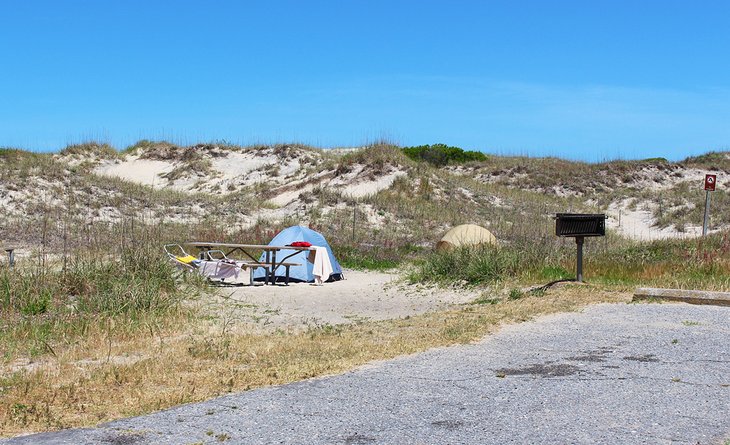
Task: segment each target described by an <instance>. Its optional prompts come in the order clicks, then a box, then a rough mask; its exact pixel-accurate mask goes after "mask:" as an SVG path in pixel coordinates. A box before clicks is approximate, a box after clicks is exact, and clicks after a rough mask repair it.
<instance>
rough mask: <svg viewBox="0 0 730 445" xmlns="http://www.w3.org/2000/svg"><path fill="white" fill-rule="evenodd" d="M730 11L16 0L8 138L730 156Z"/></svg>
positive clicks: (6, 84)
mask: <svg viewBox="0 0 730 445" xmlns="http://www.w3.org/2000/svg"><path fill="white" fill-rule="evenodd" d="M728 17H730V2H727V1H718V2H690V1H671V0H669V1H668V0H664V1H649V0H645V1H519V2H518V1H459V0H455V1H438V2H437V1H428V0H422V1H395V0H391V1H378V0H375V1H373V0H368V1H356V0H352V1H345V0H340V1H316V0H313V1H279V2H256V3H254V2H244V1H240V2H239V1H207V2H202V1H200V2H192V1H174V2H173V1H111V0H109V1H101V0H97V1H91V0H87V1H80V0H65V1H62V2H61V1H32V0H28V1H24V2H18V1H5V0H0V146H14V147H21V148H27V149H32V150H58V149H60V148H63V147H64V146H65V145H67V144H69V143H75V142H80V141H84V140H88V139H94V140H101V141H104V142H109V143H111V144H113V145H114V146H117V147H120V148H123V147H124V146H126V145H128V144H131V143H133V142H134V141H136V140H139V139H143V138H147V139H168V140H173V141H175V142H179V143H184V144H186V143H195V142H201V141H213V140H226V141H229V142H233V143H240V144H249V143H259V142H263V143H274V142H289V141H297V142H304V143H308V144H313V145H317V146H322V147H332V146H356V145H362V144H364V143H367V142H371V141H374V140H378V139H383V138H384V139H388V140H390V141H393V142H395V143H398V144H401V145H417V144H426V143H436V142H443V143H447V144H451V145H457V146H460V147H463V148H466V149H473V150H482V151H485V152H488V153H499V154H527V155H532V156H541V155H553V156H562V157H568V158H574V159H584V160H588V161H596V160H604V159H613V158H618V157H621V158H642V157H653V156H664V157H668V158H671V159H679V158H683V157H685V156H687V155H690V154H697V153H701V152H705V151H709V150H726V149H730V57H728V55H727V52H728V48H730V27H728V26H727V19H728Z"/></svg>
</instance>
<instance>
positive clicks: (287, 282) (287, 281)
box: [285, 265, 291, 286]
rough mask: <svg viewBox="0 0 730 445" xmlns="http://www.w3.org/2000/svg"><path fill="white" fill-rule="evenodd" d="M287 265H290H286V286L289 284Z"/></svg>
mask: <svg viewBox="0 0 730 445" xmlns="http://www.w3.org/2000/svg"><path fill="white" fill-rule="evenodd" d="M289 267H291V266H288V265H287V266H286V281H285V283H286V285H287V286H288V285H289Z"/></svg>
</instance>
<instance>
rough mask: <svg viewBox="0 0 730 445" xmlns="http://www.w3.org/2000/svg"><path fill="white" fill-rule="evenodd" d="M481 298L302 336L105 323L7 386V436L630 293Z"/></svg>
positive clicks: (353, 362)
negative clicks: (142, 329) (140, 331)
mask: <svg viewBox="0 0 730 445" xmlns="http://www.w3.org/2000/svg"><path fill="white" fill-rule="evenodd" d="M479 301H480V302H481V303H484V302H489V303H490V304H478V303H475V304H471V305H465V306H463V307H461V308H459V309H456V310H451V311H446V312H438V313H431V314H425V315H421V316H415V317H411V318H407V319H401V320H390V321H383V322H366V323H359V324H353V325H340V326H329V325H326V326H322V327H319V328H316V329H312V330H310V331H308V332H305V333H300V334H283V333H274V334H267V335H252V334H236V333H232V332H230V329H229V328H230V326H229V325H228V323H227V321H226V320H215V321H214V322H213V326H211V325H210V324H206V323H202V322H200V323H197V325H195V326H196V327H195V328H191V329H188V330H184V331H181V330H174V329H169V328H162V329H157V328H155V327H150V330H149V332H148V333H147V335H143V336H137V337H132V338H126V339H125V338H113V339H112V341H111V342H110V341H109V338H111V337H109V335H108V333H109V329H111V330H112V331H113V330H114V327H110V326H106V327H96V328H95V329H96V330H97V331H98V332H97V333H96V334H97V335H90V336H88V337H87V338H86V340H84V341H82V342H78V343H75V344H68V345H65V346H64V347H62V348H59V349H57V350H56V351H55V357H53V358H51V357H49V358H47V359H46V360H45V361H44V362H42V363H40V364H39V365H38V367H37V368H36V370H34V371H16V372H14V373H12V374H10V376H9V377H6V378H4V379H3V380H1V381H0V392H1V393H2V395H3V397H2V401H1V402H0V434H2V435H4V436H9V435H14V434H19V433H26V432H32V431H44V430H49V429H58V428H68V427H76V426H87V425H94V424H96V423H99V422H103V421H108V420H111V419H114V418H119V417H124V416H131V415H138V414H143V413H148V412H152V411H155V410H159V409H163V408H166V407H170V406H173V405H177V404H181V403H186V402H194V401H200V400H205V399H208V398H210V397H215V396H217V395H221V394H224V393H227V392H231V391H242V390H248V389H252V388H257V387H261V386H266V385H277V384H283V383H288V382H293V381H298V380H302V379H307V378H312V377H316V376H322V375H327V374H333V373H340V372H343V371H346V370H349V369H352V368H355V367H357V366H359V365H362V364H364V363H367V362H369V361H373V360H382V359H389V358H393V357H396V356H399V355H404V354H412V353H416V352H420V351H424V350H426V349H428V348H433V347H440V346H447V345H452V344H458V343H469V342H472V341H475V340H477V339H479V338H481V337H482V336H484V335H485V334H488V333H490V332H493V331H495V330H496V329H498V328H499V326H500V325H502V324H505V323H513V322H521V321H525V320H529V319H531V318H533V317H536V316H538V315H543V314H550V313H555V312H561V311H573V310H576V309H579V308H581V307H583V306H585V305H587V304H591V303H598V302H621V301H628V296H627V295H626V294H622V293H615V292H613V293H612V292H606V291H603V290H601V289H596V288H587V287H584V286H570V287H566V288H563V289H559V290H554V291H551V292H549V293H548V294H546V295H543V296H539V297H538V296H529V297H524V298H521V299H518V300H512V299H505V300H499V301H497V300H493V299H480V300H479ZM177 326H185V324H184V323H180V324H178V325H177ZM5 367H6V368H7V367H8V365H5ZM3 374H4V375H8V373H7V372H4V373H3Z"/></svg>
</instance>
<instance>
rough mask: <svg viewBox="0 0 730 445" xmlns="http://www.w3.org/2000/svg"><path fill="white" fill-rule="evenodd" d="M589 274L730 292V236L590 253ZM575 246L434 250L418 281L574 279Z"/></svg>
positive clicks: (603, 279) (616, 281)
mask: <svg viewBox="0 0 730 445" xmlns="http://www.w3.org/2000/svg"><path fill="white" fill-rule="evenodd" d="M586 250H587V252H586V257H585V259H584V274H585V278H586V280H588V281H590V282H594V283H602V284H606V285H618V286H639V285H643V286H654V285H656V286H659V287H677V288H703V289H715V290H726V289H730V233H723V234H717V235H713V236H708V237H706V238H704V239H695V240H661V241H653V242H647V243H636V244H632V245H628V246H627V245H612V246H608V247H604V248H601V246H600V245H599V246H596V245H595V243H594V246H593V248H591V249H586ZM574 268H575V252H574V247H572V246H568V245H567V244H563V245H555V244H553V243H550V244H548V243H539V242H535V243H531V244H530V243H515V244H512V245H507V246H502V247H496V246H484V247H461V248H456V249H453V250H447V251H443V252H433V253H431V254H429V255H427V256H426V257H425V258H423V259H422V260H421V261H419V262H417V263H416V267H415V268H414V270H413V271H412V272H410V274H409V277H408V278H409V279H410V281H412V282H437V283H454V282H462V283H466V284H470V285H479V284H489V283H495V282H500V281H509V280H511V281H517V282H520V281H521V282H525V283H529V284H534V283H535V282H536V281H539V280H545V281H552V280H554V279H564V278H574V277H575V273H574V270H575V269H574Z"/></svg>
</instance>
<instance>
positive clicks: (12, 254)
mask: <svg viewBox="0 0 730 445" xmlns="http://www.w3.org/2000/svg"><path fill="white" fill-rule="evenodd" d="M5 251H6V252H7V253H8V265H9V266H10V267H14V266H15V250H14V249H5Z"/></svg>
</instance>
